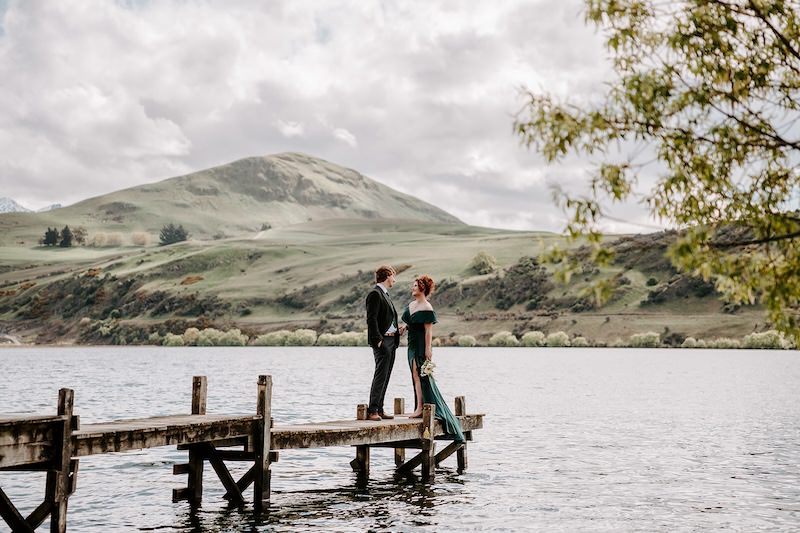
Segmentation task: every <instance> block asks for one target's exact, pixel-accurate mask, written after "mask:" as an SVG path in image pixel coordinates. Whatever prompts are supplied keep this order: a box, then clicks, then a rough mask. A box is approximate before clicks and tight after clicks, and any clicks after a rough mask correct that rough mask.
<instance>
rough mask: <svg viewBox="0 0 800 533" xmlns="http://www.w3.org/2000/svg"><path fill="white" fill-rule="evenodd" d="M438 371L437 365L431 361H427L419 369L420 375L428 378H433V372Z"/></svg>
mask: <svg viewBox="0 0 800 533" xmlns="http://www.w3.org/2000/svg"><path fill="white" fill-rule="evenodd" d="M435 370H436V363H434V362H433V361H431V360H430V359H428V360H426V361H425V362H424V363H422V367H421V368H420V369H419V372H420V374H422V375H423V376H427V377H429V378H432V377H433V372H434V371H435Z"/></svg>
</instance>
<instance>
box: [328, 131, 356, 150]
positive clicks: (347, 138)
mask: <svg viewBox="0 0 800 533" xmlns="http://www.w3.org/2000/svg"><path fill="white" fill-rule="evenodd" d="M333 136H334V137H335V138H337V139H339V140H340V141H342V142H343V143H345V144H346V145H348V146H350V147H351V148H355V147H356V146H358V140H357V139H356V136H355V135H353V134H352V133H350V132H349V131H347V130H346V129H344V128H336V129H335V130H333Z"/></svg>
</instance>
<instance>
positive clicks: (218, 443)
mask: <svg viewBox="0 0 800 533" xmlns="http://www.w3.org/2000/svg"><path fill="white" fill-rule="evenodd" d="M248 437H249V435H248V436H247V437H234V438H232V439H219V440H214V441H210V444H213V445H214V447H215V448H217V449H219V448H225V447H226V446H245V447H246V446H247V440H248ZM190 446H191V444H179V445H178V449H179V450H188V449H189V447H190Z"/></svg>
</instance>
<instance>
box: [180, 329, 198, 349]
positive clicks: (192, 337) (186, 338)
mask: <svg viewBox="0 0 800 533" xmlns="http://www.w3.org/2000/svg"><path fill="white" fill-rule="evenodd" d="M199 337H200V330H199V329H197V328H187V329H186V331H184V332H183V343H184V344H185V345H186V346H197V339H198V338H199Z"/></svg>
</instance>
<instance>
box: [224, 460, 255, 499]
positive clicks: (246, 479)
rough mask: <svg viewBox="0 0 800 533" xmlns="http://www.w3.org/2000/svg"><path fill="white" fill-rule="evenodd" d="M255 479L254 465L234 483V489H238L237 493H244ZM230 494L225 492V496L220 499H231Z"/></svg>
mask: <svg viewBox="0 0 800 533" xmlns="http://www.w3.org/2000/svg"><path fill="white" fill-rule="evenodd" d="M255 479H256V466H255V464H254V465H253V466H251V467H250V469H249V470H248V471H247V472H246V473H245V474H244V475H243V476H242V478H241V479H240V480H239V481H237V482H236V487H237V488H238V489H239V492H240V493H242V492H244V491H245V490H246V489H247V487H249V486H250V484H251V483H252V482H253V481H254V480H255ZM231 496H232V495H231V494H230V493H228V492H226V493H225V495H223V496H222V497H223V498H225V499H226V500H228V499H230V498H231Z"/></svg>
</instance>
